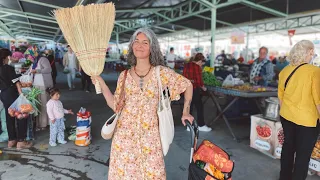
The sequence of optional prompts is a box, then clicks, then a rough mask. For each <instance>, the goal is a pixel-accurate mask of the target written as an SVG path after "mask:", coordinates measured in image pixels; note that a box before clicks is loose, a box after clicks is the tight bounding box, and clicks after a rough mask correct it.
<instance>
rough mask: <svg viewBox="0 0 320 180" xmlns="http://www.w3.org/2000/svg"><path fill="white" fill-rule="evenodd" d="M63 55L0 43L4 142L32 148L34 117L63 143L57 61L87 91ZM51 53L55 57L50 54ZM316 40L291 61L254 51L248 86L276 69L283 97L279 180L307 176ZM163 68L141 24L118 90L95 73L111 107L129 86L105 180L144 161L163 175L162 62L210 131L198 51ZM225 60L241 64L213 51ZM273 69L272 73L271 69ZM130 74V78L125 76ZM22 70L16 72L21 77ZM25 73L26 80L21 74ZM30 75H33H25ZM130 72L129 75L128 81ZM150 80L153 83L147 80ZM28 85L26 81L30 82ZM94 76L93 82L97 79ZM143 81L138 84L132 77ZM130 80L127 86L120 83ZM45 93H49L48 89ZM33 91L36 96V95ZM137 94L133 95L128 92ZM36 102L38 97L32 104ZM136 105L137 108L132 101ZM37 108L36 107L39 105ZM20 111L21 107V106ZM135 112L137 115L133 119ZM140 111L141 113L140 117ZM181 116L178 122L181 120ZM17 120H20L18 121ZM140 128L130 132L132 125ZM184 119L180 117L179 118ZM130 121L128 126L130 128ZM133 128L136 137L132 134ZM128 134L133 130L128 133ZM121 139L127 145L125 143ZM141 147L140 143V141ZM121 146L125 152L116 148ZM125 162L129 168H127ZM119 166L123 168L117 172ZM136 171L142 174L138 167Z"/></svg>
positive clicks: (71, 57) (316, 96)
mask: <svg viewBox="0 0 320 180" xmlns="http://www.w3.org/2000/svg"><path fill="white" fill-rule="evenodd" d="M67 49H68V51H67V52H66V53H65V54H64V55H63V54H61V52H58V54H57V52H56V53H55V52H53V51H52V50H46V51H44V52H41V53H40V52H39V51H38V49H37V47H36V46H30V47H29V48H27V49H26V51H25V52H21V51H20V50H19V49H16V50H15V51H14V52H11V51H10V50H8V49H4V48H2V49H0V90H1V94H0V99H1V102H2V104H3V108H4V113H5V121H3V120H2V119H3V118H1V120H2V121H1V123H6V125H7V132H2V134H4V133H7V134H8V139H7V140H8V148H13V147H16V148H17V149H25V148H30V147H31V146H32V142H31V141H28V140H33V133H34V132H32V129H33V128H32V124H33V119H34V118H35V120H36V130H37V131H42V130H45V129H46V128H47V127H48V125H50V141H49V144H50V145H51V146H56V145H57V144H56V142H58V143H60V144H65V143H66V141H65V140H64V136H63V135H62V134H63V131H64V128H65V127H64V123H63V118H64V114H73V112H72V110H66V109H64V107H63V105H62V103H61V102H60V101H59V98H60V91H59V90H58V89H56V88H54V86H55V84H56V77H57V67H56V64H55V61H56V59H57V60H58V61H59V62H61V65H63V67H64V70H63V73H65V74H66V76H67V80H68V87H69V90H73V89H75V84H74V80H75V78H76V77H77V76H81V78H82V85H83V86H82V88H83V90H85V91H87V92H90V90H91V89H90V87H91V79H90V77H89V76H88V75H86V74H85V73H84V72H83V71H82V70H81V66H80V65H79V62H78V60H77V58H76V56H75V54H74V52H73V51H72V49H71V47H70V46H67ZM54 54H56V55H55V56H56V58H55V56H54ZM314 54H315V53H314V45H313V44H312V42H310V41H300V42H298V43H297V44H296V45H295V46H294V47H293V48H292V50H291V51H290V53H289V57H288V59H289V61H287V60H286V57H281V58H279V60H275V61H271V60H269V58H268V48H267V47H261V48H260V49H259V57H258V58H257V59H255V60H252V61H250V62H249V64H250V74H249V81H250V83H251V84H255V85H261V86H268V85H269V83H270V82H271V81H272V80H273V78H274V75H275V74H278V81H279V83H278V98H279V100H280V106H281V108H280V116H281V123H282V126H283V129H284V144H283V150H282V155H281V172H280V179H281V180H291V179H294V180H303V179H305V178H306V175H307V171H308V163H309V159H310V156H311V152H312V149H313V147H314V145H315V143H316V140H317V137H318V135H319V128H320V125H319V117H320V92H319V91H320V69H319V68H318V67H315V66H313V65H311V64H312V60H313V58H314ZM165 59H166V61H167V66H165V60H164V57H163V55H162V53H161V51H160V46H159V43H158V40H157V39H156V36H155V34H154V33H153V31H152V30H150V29H145V28H142V29H139V30H138V31H136V32H135V34H134V35H133V38H132V39H131V41H130V45H129V55H128V63H129V64H130V65H131V67H132V68H131V69H130V70H126V71H124V72H122V73H121V74H120V76H119V80H118V84H117V89H116V91H115V94H113V93H112V92H111V91H110V89H109V88H108V86H107V85H106V84H105V82H104V80H103V79H102V78H101V77H92V78H93V79H94V80H96V81H99V83H100V84H101V87H102V91H103V95H104V97H105V99H106V101H107V104H108V105H109V106H110V108H112V109H113V110H114V111H116V112H119V109H117V108H116V107H117V105H118V103H121V102H122V101H121V99H120V98H121V97H122V96H121V88H122V87H123V84H122V83H124V85H129V86H128V89H126V91H128V92H130V93H129V97H128V98H127V100H128V102H126V103H125V104H124V106H123V108H124V111H123V113H122V114H121V116H122V118H123V121H124V122H127V123H121V124H120V125H118V126H117V128H118V129H117V131H116V132H115V135H114V139H113V144H112V148H111V149H112V150H111V159H110V170H109V175H112V176H110V178H116V177H119V178H123V177H125V176H127V177H129V176H135V177H143V175H144V174H146V171H143V170H141V169H138V167H139V166H136V165H137V164H141V163H144V164H145V166H146V167H149V166H150V167H151V168H150V172H148V173H153V175H154V176H157V177H158V179H165V166H164V160H163V156H162V152H161V144H160V137H159V128H158V127H157V126H155V125H154V124H153V123H154V122H153V120H154V119H157V117H154V116H152V115H153V114H154V113H153V112H156V110H157V105H158V103H154V102H157V98H158V96H157V95H156V94H157V88H156V87H155V85H154V84H157V79H156V76H153V75H152V74H153V73H154V74H155V73H156V67H157V66H159V65H160V66H161V68H160V70H159V76H161V77H160V78H159V79H160V80H161V82H162V83H164V84H166V85H167V88H168V90H169V92H170V93H172V94H170V98H171V100H177V99H179V98H180V94H181V93H185V99H186V102H185V104H184V110H183V115H182V117H183V118H185V119H188V120H190V121H192V120H193V117H192V115H191V114H192V109H193V107H195V108H196V110H197V118H196V121H197V122H198V124H199V126H200V127H199V130H200V131H205V132H208V131H211V128H210V127H208V126H206V124H205V122H204V112H203V104H202V102H201V97H202V92H203V91H207V88H206V87H205V85H204V83H203V79H202V67H203V65H204V64H205V63H206V61H205V57H204V55H203V54H202V53H197V54H195V55H194V56H193V57H192V59H191V60H190V62H188V63H186V64H185V65H184V68H183V72H182V75H180V74H178V73H176V72H174V71H173V70H172V69H174V68H175V61H176V59H177V56H175V55H174V49H173V48H171V49H170V53H169V54H168V55H167V56H166V58H165ZM217 59H221V60H222V64H223V65H236V64H242V63H244V58H243V57H242V56H240V58H239V59H238V60H235V58H234V57H233V56H232V55H226V54H225V53H224V51H222V53H221V54H220V55H219V56H218V57H217ZM16 62H24V64H25V65H26V68H25V69H26V70H28V73H25V74H23V75H22V76H21V75H18V74H19V73H17V72H16V70H15V68H14V67H13V66H14V64H15V63H16ZM274 67H276V68H275V69H276V71H275V70H274ZM127 75H128V76H127ZM20 76H21V77H20ZM23 76H24V78H22V77H23ZM31 76H32V78H30V77H31ZM28 77H29V79H28ZM127 77H128V79H126V78H127ZM146 79H149V80H150V81H152V82H153V83H147V82H148V81H146ZM28 80H29V81H30V83H31V84H28V83H29V81H28ZM96 81H94V82H96ZM135 81H136V82H140V84H138V83H136V82H135ZM125 83H129V84H125ZM146 88H150V89H151V90H152V91H150V92H148V96H145V95H144V93H140V92H144V90H145V89H146ZM47 92H48V93H47ZM34 94H36V95H34ZM133 96H134V97H133ZM150 97H152V98H154V99H155V100H154V101H148V98H150ZM19 98H21V100H23V99H24V98H28V100H29V102H35V103H34V104H31V105H32V107H31V108H33V110H34V111H36V115H29V116H28V113H30V114H31V111H30V106H28V107H27V106H23V107H22V105H25V104H22V105H21V107H15V106H17V105H15V103H14V102H15V101H16V100H17V99H19ZM36 102H38V103H36ZM137 104H139V106H137ZM35 107H39V108H38V109H36V108H35ZM11 108H18V109H21V112H17V111H14V109H11ZM22 110H23V112H22ZM131 110H132V111H135V112H141V115H137V116H132V114H131V113H130V112H129V111H131ZM25 115H26V116H25ZM136 117H138V119H139V121H136V119H135V118H136ZM142 117H145V118H144V119H142ZM183 118H182V120H183ZM18 119H19V120H18ZM142 120H145V121H144V122H143V123H144V124H143V126H144V127H147V128H141V129H139V131H135V133H129V134H128V133H127V132H128V131H129V132H133V131H134V130H135V129H134V127H138V126H140V124H139V123H140V122H142ZM182 122H183V121H182ZM128 124H130V126H128ZM131 134H134V136H137V137H136V138H132V136H131ZM128 135H130V136H128ZM142 136H144V137H143V138H142V139H141V143H138V144H139V146H138V149H137V143H135V140H134V139H138V137H142ZM122 142H125V143H122ZM149 142H153V143H154V144H153V145H152V146H150V147H149V148H150V149H149V150H148V151H150V153H149V154H148V156H145V155H143V154H141V151H140V149H143V148H145V146H144V145H148V144H149ZM140 146H141V147H140ZM119 149H123V151H119ZM129 154H131V155H132V156H135V157H142V156H143V158H144V159H145V160H146V161H141V160H139V161H132V160H130V162H129V161H127V160H128V159H129V156H128V155H129ZM124 162H127V163H129V164H130V165H131V166H130V167H132V172H135V173H134V174H131V171H130V170H127V171H125V169H124V168H123V164H125V163H124ZM119 171H121V172H123V173H120V174H119V173H118V172H119ZM137 172H139V173H137Z"/></svg>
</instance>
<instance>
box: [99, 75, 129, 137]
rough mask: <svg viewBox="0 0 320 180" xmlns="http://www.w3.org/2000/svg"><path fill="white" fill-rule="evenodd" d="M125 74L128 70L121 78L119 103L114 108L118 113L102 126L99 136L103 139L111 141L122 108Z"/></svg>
mask: <svg viewBox="0 0 320 180" xmlns="http://www.w3.org/2000/svg"><path fill="white" fill-rule="evenodd" d="M127 74H128V70H125V72H124V78H123V82H122V87H121V91H120V97H119V103H118V104H117V107H116V112H118V110H120V111H119V112H118V113H115V114H113V115H112V116H111V117H110V118H109V119H108V120H107V121H106V123H105V124H104V125H103V127H102V129H101V136H102V138H103V139H106V140H108V139H111V138H112V137H113V133H114V130H115V128H116V125H117V122H118V118H119V117H120V114H121V111H122V108H123V107H124V100H125V97H124V89H125V87H124V86H125V81H126V79H127Z"/></svg>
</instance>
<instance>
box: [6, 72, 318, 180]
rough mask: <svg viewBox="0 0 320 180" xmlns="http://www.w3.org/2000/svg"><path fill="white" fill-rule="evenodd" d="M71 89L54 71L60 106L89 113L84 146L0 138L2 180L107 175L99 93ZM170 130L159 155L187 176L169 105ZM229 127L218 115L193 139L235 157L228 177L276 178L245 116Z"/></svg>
mask: <svg viewBox="0 0 320 180" xmlns="http://www.w3.org/2000/svg"><path fill="white" fill-rule="evenodd" d="M103 77H104V79H105V80H106V82H107V83H108V84H109V85H110V87H111V89H112V90H114V88H115V84H116V78H117V74H116V73H113V72H105V73H104V75H103ZM76 86H77V90H74V91H68V88H67V83H66V77H65V75H64V74H62V73H59V75H58V87H59V88H61V91H62V97H61V100H62V102H63V103H64V106H65V108H72V109H73V110H74V111H75V112H76V111H78V110H79V108H80V107H85V108H87V109H89V110H90V111H91V112H92V114H93V122H92V130H91V131H92V138H93V140H92V144H91V145H90V146H88V147H78V146H76V145H74V143H73V142H72V141H71V142H70V141H69V142H68V143H67V144H66V145H58V146H57V147H54V148H52V147H49V146H48V139H49V131H48V130H47V131H43V132H40V133H37V134H36V140H35V141H34V143H35V146H34V147H33V148H31V149H30V150H23V151H17V150H15V149H7V148H5V147H6V143H0V149H1V150H2V151H3V153H2V154H0V179H2V180H38V179H46V180H51V179H52V180H55V179H61V180H69V179H83V180H86V179H94V180H102V179H107V174H108V167H107V166H106V164H105V163H106V161H107V159H108V157H109V153H110V145H111V141H110V140H108V141H106V140H103V139H102V138H101V136H100V129H101V127H102V125H103V124H104V122H105V121H106V120H107V118H108V117H110V116H111V115H112V111H111V110H110V109H109V108H108V107H107V105H106V102H105V100H104V98H103V97H102V95H96V94H95V93H86V92H84V91H81V90H80V87H81V85H80V80H79V79H77V84H76ZM213 108H214V107H212V106H211V105H210V103H209V102H208V103H207V105H206V110H205V113H206V116H207V121H210V120H211V118H212V116H213V115H212V113H211V110H212V109H213ZM173 111H174V116H175V121H176V127H175V128H176V131H175V138H174V142H173V144H172V145H171V147H170V150H169V153H168V155H167V156H166V157H165V163H166V171H167V179H168V180H186V179H188V178H187V176H188V161H189V156H190V133H189V132H187V131H186V130H185V127H183V126H182V125H181V123H180V122H179V119H180V114H181V109H180V107H179V106H173ZM75 123H76V117H75V116H67V121H66V126H70V125H75ZM231 126H232V127H233V128H234V131H235V133H236V134H237V135H238V136H239V137H242V141H241V142H240V143H237V142H236V141H234V140H233V138H232V137H231V135H230V133H229V131H228V129H227V128H226V125H225V124H224V122H223V121H219V122H217V123H216V124H215V125H214V130H213V131H212V132H208V133H200V139H199V142H201V141H202V140H203V139H208V140H210V141H212V142H214V143H216V144H217V145H219V146H220V147H222V148H223V149H225V150H226V151H227V152H229V153H230V154H231V155H232V157H231V158H232V160H234V161H235V169H234V172H233V174H232V175H233V179H234V180H276V179H278V174H279V170H280V162H279V160H275V159H272V158H270V157H268V156H266V155H264V154H261V153H260V152H258V151H256V150H254V149H252V148H250V147H249V135H250V121H249V120H241V121H240V120H238V121H232V122H231ZM315 179H320V178H319V177H318V176H313V177H308V180H315Z"/></svg>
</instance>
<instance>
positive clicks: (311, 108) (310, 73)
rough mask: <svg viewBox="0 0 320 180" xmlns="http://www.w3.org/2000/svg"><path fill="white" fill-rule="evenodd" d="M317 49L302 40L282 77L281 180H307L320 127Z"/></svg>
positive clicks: (281, 74) (291, 53)
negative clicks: (314, 58)
mask: <svg viewBox="0 0 320 180" xmlns="http://www.w3.org/2000/svg"><path fill="white" fill-rule="evenodd" d="M313 56H314V45H313V43H312V42H311V41H308V40H302V41H299V42H298V43H297V44H295V45H294V46H293V48H292V49H291V51H290V54H289V59H290V65H288V66H287V67H285V68H284V69H283V70H282V71H281V72H280V75H279V86H278V97H279V100H280V106H281V107H280V119H281V124H282V127H283V132H284V143H283V146H282V152H281V171H280V180H305V179H306V177H307V173H308V168H309V161H310V156H311V153H312V150H313V148H314V146H315V143H316V141H317V138H318V135H319V132H320V131H319V130H320V125H319V117H320V69H319V68H318V67H316V66H313V65H312V64H311V63H312V58H313Z"/></svg>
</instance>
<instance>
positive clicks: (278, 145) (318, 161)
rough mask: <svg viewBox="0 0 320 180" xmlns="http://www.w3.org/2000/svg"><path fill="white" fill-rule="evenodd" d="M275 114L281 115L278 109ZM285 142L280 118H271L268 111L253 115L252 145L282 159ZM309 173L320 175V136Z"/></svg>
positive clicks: (312, 156)
mask: <svg viewBox="0 0 320 180" xmlns="http://www.w3.org/2000/svg"><path fill="white" fill-rule="evenodd" d="M270 112H271V111H270ZM273 114H274V115H276V116H279V113H278V112H277V111H276V112H273ZM269 115H270V114H269ZM274 115H271V116H273V117H275V116H274ZM283 143H284V134H283V128H282V124H281V122H280V121H279V119H274V118H270V116H268V112H265V113H264V114H258V115H253V116H251V130H250V147H252V148H254V149H256V150H258V151H260V152H261V153H263V154H265V155H267V156H269V157H272V158H274V159H281V152H282V145H283ZM308 174H309V175H315V174H317V175H318V176H320V136H319V138H318V140H317V143H316V144H315V147H314V149H313V151H312V154H311V158H310V162H309V172H308Z"/></svg>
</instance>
